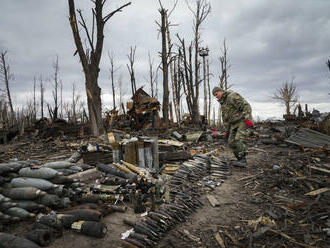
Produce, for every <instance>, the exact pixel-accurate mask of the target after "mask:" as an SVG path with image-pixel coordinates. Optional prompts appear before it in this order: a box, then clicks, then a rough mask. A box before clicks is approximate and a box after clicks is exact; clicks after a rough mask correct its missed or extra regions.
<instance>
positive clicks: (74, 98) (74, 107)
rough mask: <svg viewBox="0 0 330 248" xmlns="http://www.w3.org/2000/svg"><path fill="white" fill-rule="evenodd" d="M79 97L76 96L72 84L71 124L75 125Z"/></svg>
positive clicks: (74, 86)
mask: <svg viewBox="0 0 330 248" xmlns="http://www.w3.org/2000/svg"><path fill="white" fill-rule="evenodd" d="M79 100H80V95H79V94H78V95H77V94H76V85H75V83H73V84H72V103H71V110H72V111H71V113H72V122H73V123H77V106H78V104H79Z"/></svg>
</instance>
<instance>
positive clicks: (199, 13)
mask: <svg viewBox="0 0 330 248" xmlns="http://www.w3.org/2000/svg"><path fill="white" fill-rule="evenodd" d="M186 3H187V5H188V8H189V9H190V11H191V12H192V14H193V16H194V20H193V31H194V42H193V47H194V55H192V54H193V53H192V51H191V50H192V48H189V57H191V56H194V63H193V64H194V78H193V77H192V75H191V76H190V79H191V80H192V79H193V80H194V83H193V82H191V83H190V84H192V85H193V86H194V93H193V95H194V96H193V99H192V106H191V107H192V109H191V111H192V119H193V122H194V123H198V122H199V104H198V99H199V85H200V83H201V80H200V75H199V70H200V61H199V59H198V55H199V50H200V43H201V42H202V41H201V25H202V24H203V22H204V21H205V19H206V17H207V16H208V15H209V14H210V13H211V5H210V4H209V3H208V2H206V1H205V0H196V9H195V10H193V9H192V8H191V7H190V6H189V4H188V2H187V0H186ZM181 44H182V42H181ZM189 59H190V60H191V58H189ZM191 64H192V63H191ZM191 69H192V66H191ZM190 73H192V72H190ZM190 90H191V89H190Z"/></svg>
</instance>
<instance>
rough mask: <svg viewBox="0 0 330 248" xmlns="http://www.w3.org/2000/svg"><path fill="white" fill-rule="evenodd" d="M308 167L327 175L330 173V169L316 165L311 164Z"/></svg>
mask: <svg viewBox="0 0 330 248" xmlns="http://www.w3.org/2000/svg"><path fill="white" fill-rule="evenodd" d="M310 168H311V170H313V171H316V172H322V173H324V174H328V175H330V170H327V169H323V168H319V167H316V166H311V167H310Z"/></svg>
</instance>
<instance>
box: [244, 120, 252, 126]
mask: <svg viewBox="0 0 330 248" xmlns="http://www.w3.org/2000/svg"><path fill="white" fill-rule="evenodd" d="M245 125H246V127H247V128H249V127H253V123H252V121H251V120H247V121H245Z"/></svg>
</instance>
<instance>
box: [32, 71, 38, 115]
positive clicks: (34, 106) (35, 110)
mask: <svg viewBox="0 0 330 248" xmlns="http://www.w3.org/2000/svg"><path fill="white" fill-rule="evenodd" d="M36 119H37V104H36V77H33V120H34V121H35V120H36Z"/></svg>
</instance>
